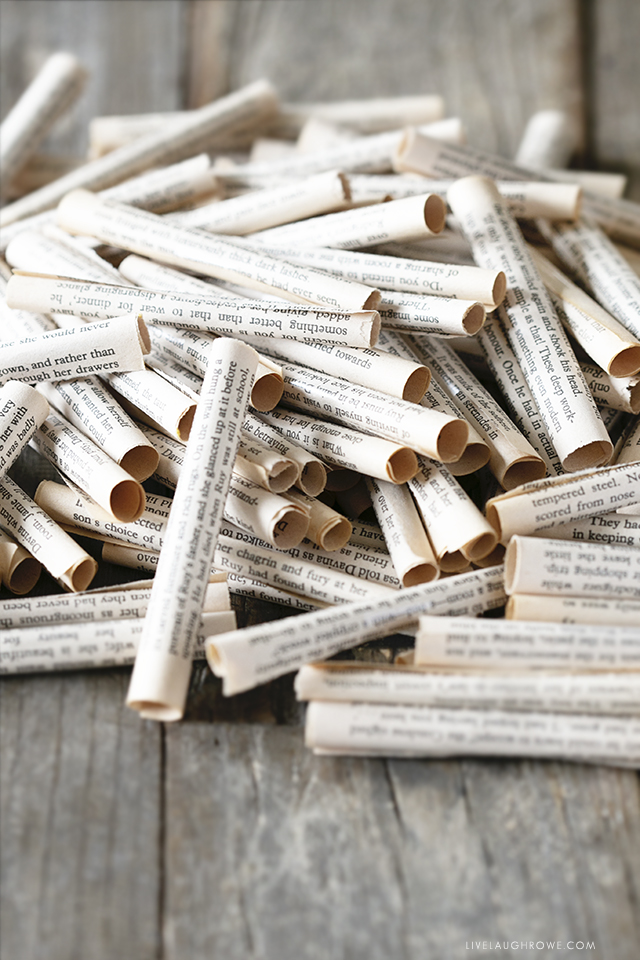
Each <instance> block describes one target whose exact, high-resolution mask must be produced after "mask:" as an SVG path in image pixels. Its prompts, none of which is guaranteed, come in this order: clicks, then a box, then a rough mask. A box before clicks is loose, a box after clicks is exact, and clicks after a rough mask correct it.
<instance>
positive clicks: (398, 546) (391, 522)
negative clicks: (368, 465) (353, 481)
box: [367, 478, 440, 587]
mask: <svg viewBox="0 0 640 960" xmlns="http://www.w3.org/2000/svg"><path fill="white" fill-rule="evenodd" d="M367 486H368V488H369V493H370V494H371V500H372V503H373V509H374V510H375V514H376V517H377V519H378V523H379V524H380V528H381V530H382V532H383V534H384V538H385V540H386V543H387V547H388V548H389V553H390V554H391V559H392V560H393V565H394V567H395V568H396V570H397V572H398V576H399V577H400V582H401V584H402V586H403V587H415V586H417V584H419V583H430V582H431V581H432V580H436V579H437V578H438V576H439V574H440V568H439V566H438V561H437V560H436V557H435V553H434V551H433V547H432V546H431V544H430V542H429V538H428V537H427V534H426V532H425V530H424V527H423V525H422V521H421V520H420V514H419V513H418V510H417V508H416V505H415V503H414V501H413V499H412V497H411V494H410V493H409V490H408V489H407V487H406V485H404V484H403V485H402V486H397V485H395V484H392V483H386V482H385V481H384V480H373V479H371V478H370V479H368V480H367Z"/></svg>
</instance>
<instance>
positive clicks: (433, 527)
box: [408, 457, 497, 573]
mask: <svg viewBox="0 0 640 960" xmlns="http://www.w3.org/2000/svg"><path fill="white" fill-rule="evenodd" d="M418 463H419V470H418V473H417V474H416V475H415V477H413V478H412V479H411V480H409V484H408V486H409V489H410V491H411V493H412V494H413V497H414V499H415V502H416V506H417V508H418V511H419V513H420V516H421V517H422V520H423V522H424V525H425V527H426V529H427V533H428V534H429V540H430V541H431V545H432V547H433V551H434V553H435V555H436V558H437V561H438V564H439V566H440V569H441V570H442V571H443V572H444V573H452V572H453V573H457V572H459V571H460V570H463V569H464V568H465V567H466V565H467V563H468V562H470V561H473V562H475V561H476V560H481V559H482V558H483V557H486V556H487V555H488V554H489V553H491V551H492V550H493V549H494V547H495V545H496V541H497V536H496V533H495V531H494V529H493V528H492V526H491V524H490V523H489V522H488V520H487V519H486V518H485V517H483V515H482V514H481V513H480V511H479V510H478V508H477V507H476V505H475V504H474V503H473V501H472V500H471V499H470V497H468V496H467V494H466V493H465V491H464V490H463V489H462V487H461V486H460V484H459V483H458V482H457V480H456V479H455V478H454V477H453V476H452V475H451V473H450V472H449V471H448V470H447V468H446V467H445V466H443V465H442V464H440V463H437V462H436V461H435V460H427V459H425V458H423V457H419V458H418Z"/></svg>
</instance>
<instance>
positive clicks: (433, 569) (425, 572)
mask: <svg viewBox="0 0 640 960" xmlns="http://www.w3.org/2000/svg"><path fill="white" fill-rule="evenodd" d="M437 576H438V567H437V566H436V565H435V563H419V564H418V565H417V566H416V567H413V568H412V569H411V570H407V572H406V573H405V575H404V577H403V578H402V586H403V587H417V586H418V584H419V583H431V581H432V580H435V579H436V577H437Z"/></svg>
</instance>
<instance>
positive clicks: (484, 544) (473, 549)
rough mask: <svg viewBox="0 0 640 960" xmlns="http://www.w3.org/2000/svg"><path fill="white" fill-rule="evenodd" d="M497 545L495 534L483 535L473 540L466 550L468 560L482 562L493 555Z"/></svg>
mask: <svg viewBox="0 0 640 960" xmlns="http://www.w3.org/2000/svg"><path fill="white" fill-rule="evenodd" d="M495 545H496V535H495V533H482V534H480V536H479V537H476V538H475V540H471V541H470V542H469V543H468V544H467V545H466V547H465V549H464V555H465V556H466V558H467V560H472V561H473V560H481V559H482V557H486V556H487V554H489V553H491V551H492V550H493V548H494V547H495Z"/></svg>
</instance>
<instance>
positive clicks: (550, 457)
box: [477, 309, 565, 477]
mask: <svg viewBox="0 0 640 960" xmlns="http://www.w3.org/2000/svg"><path fill="white" fill-rule="evenodd" d="M513 339H514V331H513V329H512V327H511V324H510V322H509V318H508V317H507V315H506V314H505V313H504V311H503V310H502V309H498V310H496V311H495V312H494V313H493V314H492V315H491V316H490V317H489V319H488V320H487V322H486V324H485V325H484V327H483V329H482V330H481V331H480V332H479V333H478V338H477V341H478V344H479V346H480V347H481V349H482V352H483V353H484V356H485V358H486V361H487V364H488V365H489V368H490V370H491V372H492V374H493V375H494V377H495V379H496V382H497V384H498V386H499V387H500V391H501V393H502V396H503V397H504V400H505V405H506V407H507V409H508V410H509V412H510V414H511V416H512V419H513V422H514V423H515V424H516V426H517V427H518V429H519V430H520V432H521V433H522V435H523V436H524V437H526V438H527V440H528V441H529V443H530V444H531V446H532V447H533V448H534V450H536V452H537V453H538V455H539V456H540V457H542V459H543V460H544V462H545V464H546V465H547V472H548V473H549V475H550V476H552V477H553V476H559V475H561V474H563V473H564V472H565V471H564V467H563V466H562V463H561V462H560V459H559V457H558V454H557V453H556V450H555V447H554V445H553V441H552V439H551V435H550V434H549V431H548V430H547V427H546V424H545V422H544V420H543V418H542V415H541V414H540V409H539V407H538V404H537V402H536V399H535V397H534V395H533V393H532V392H531V390H530V389H529V384H528V382H527V380H526V378H525V375H524V372H523V370H522V367H521V366H520V363H519V360H518V357H517V356H516V353H515V352H514V350H513V349H512V347H511V342H512V340H513Z"/></svg>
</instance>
